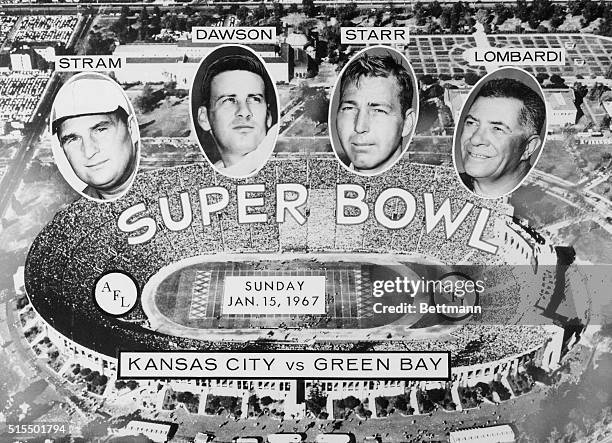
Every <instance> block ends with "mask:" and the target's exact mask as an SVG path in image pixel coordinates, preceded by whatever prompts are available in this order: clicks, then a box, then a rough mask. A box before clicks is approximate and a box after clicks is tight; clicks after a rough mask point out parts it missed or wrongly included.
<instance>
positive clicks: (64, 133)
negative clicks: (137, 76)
mask: <svg viewBox="0 0 612 443" xmlns="http://www.w3.org/2000/svg"><path fill="white" fill-rule="evenodd" d="M51 132H52V133H53V134H57V138H58V140H59V143H60V147H61V152H63V154H64V155H65V156H66V159H67V160H68V163H69V164H70V166H71V168H72V170H73V172H74V173H75V174H76V176H77V177H78V178H79V179H80V180H81V181H82V182H84V183H85V184H86V185H87V186H86V188H85V189H83V190H81V192H82V193H83V194H85V195H86V196H89V197H92V198H94V199H97V200H114V199H116V198H118V197H120V196H121V195H123V194H124V193H125V192H126V191H127V189H128V188H129V187H130V185H131V183H132V180H133V178H134V176H135V175H136V169H137V163H138V141H139V138H140V135H139V132H138V124H137V123H136V119H135V117H134V115H133V111H132V107H131V106H130V104H129V102H128V100H127V98H126V97H125V95H124V93H123V91H122V90H121V87H120V86H119V85H118V84H117V83H115V82H114V81H113V80H111V79H110V78H108V77H106V76H104V75H101V74H96V73H87V74H78V75H76V76H74V77H72V78H71V79H70V80H69V81H68V82H67V83H66V84H65V85H64V86H62V88H61V89H60V90H59V92H58V94H57V96H56V97H55V101H54V102H53V108H52V109H51Z"/></svg>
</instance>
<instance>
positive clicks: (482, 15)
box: [476, 8, 489, 25]
mask: <svg viewBox="0 0 612 443" xmlns="http://www.w3.org/2000/svg"><path fill="white" fill-rule="evenodd" d="M488 20H489V10H488V9H486V8H480V9H479V10H478V11H476V21H477V22H479V23H482V24H483V25H484V24H485V23H486V22H487V21H488Z"/></svg>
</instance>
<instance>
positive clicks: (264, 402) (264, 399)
mask: <svg viewBox="0 0 612 443" xmlns="http://www.w3.org/2000/svg"><path fill="white" fill-rule="evenodd" d="M260 403H261V404H262V406H268V405H270V404H272V403H274V400H272V398H271V397H269V396H267V395H266V396H265V397H262V398H261V400H260Z"/></svg>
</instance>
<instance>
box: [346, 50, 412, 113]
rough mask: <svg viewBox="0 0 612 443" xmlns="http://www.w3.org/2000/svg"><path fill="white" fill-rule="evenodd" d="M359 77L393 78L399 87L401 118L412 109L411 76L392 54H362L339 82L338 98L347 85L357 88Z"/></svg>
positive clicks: (351, 64) (350, 65)
mask: <svg viewBox="0 0 612 443" xmlns="http://www.w3.org/2000/svg"><path fill="white" fill-rule="evenodd" d="M361 77H385V78H388V77H394V78H395V79H396V80H397V83H398V85H399V87H400V105H401V107H402V116H404V115H405V114H406V111H408V109H410V108H412V98H413V95H414V86H413V84H412V76H411V75H410V72H409V71H408V69H406V67H405V66H404V65H402V63H401V62H400V61H398V60H396V58H395V57H394V56H393V55H392V54H390V53H388V52H387V53H385V54H376V55H369V54H367V53H364V54H363V55H361V56H359V57H358V58H356V59H355V60H353V61H352V62H350V64H349V65H348V66H347V68H346V69H345V70H344V74H342V79H341V80H340V97H342V96H343V95H344V91H345V90H346V88H347V87H348V85H349V84H352V83H354V84H355V85H357V86H359V79H360V78H361Z"/></svg>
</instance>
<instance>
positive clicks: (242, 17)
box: [236, 6, 249, 22]
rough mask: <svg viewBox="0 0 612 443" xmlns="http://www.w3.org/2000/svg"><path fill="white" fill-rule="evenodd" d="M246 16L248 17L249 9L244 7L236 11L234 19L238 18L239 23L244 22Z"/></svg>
mask: <svg viewBox="0 0 612 443" xmlns="http://www.w3.org/2000/svg"><path fill="white" fill-rule="evenodd" d="M248 16H249V8H247V7H246V6H241V7H240V8H238V10H237V11H236V17H238V20H240V21H241V22H244V21H245V20H246V19H247V17H248Z"/></svg>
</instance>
